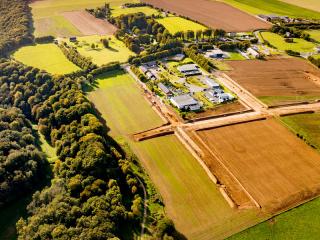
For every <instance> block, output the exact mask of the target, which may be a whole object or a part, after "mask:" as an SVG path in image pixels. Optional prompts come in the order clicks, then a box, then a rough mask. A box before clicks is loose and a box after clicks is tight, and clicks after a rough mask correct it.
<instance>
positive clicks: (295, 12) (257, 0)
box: [220, 0, 320, 19]
mask: <svg viewBox="0 0 320 240" xmlns="http://www.w3.org/2000/svg"><path fill="white" fill-rule="evenodd" d="M220 1H223V2H225V3H228V4H230V5H232V6H234V7H236V8H239V9H240V10H243V11H245V12H248V13H250V14H254V15H257V14H277V15H281V16H289V17H301V18H308V19H320V14H319V12H316V11H313V10H310V9H307V8H303V7H299V6H296V5H292V4H289V3H285V2H282V1H279V0H268V1H266V0H220ZM301 2H302V1H301ZM303 2H305V1H303Z"/></svg>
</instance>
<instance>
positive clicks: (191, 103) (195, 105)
mask: <svg viewBox="0 0 320 240" xmlns="http://www.w3.org/2000/svg"><path fill="white" fill-rule="evenodd" d="M170 102H171V103H172V104H173V105H174V106H175V107H177V108H178V109H180V110H191V111H196V110H199V109H200V108H201V106H200V104H199V102H198V101H197V100H195V99H194V98H193V97H191V96H190V95H189V94H185V95H180V96H176V97H172V98H171V99H170Z"/></svg>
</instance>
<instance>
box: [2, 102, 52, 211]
mask: <svg viewBox="0 0 320 240" xmlns="http://www.w3.org/2000/svg"><path fill="white" fill-rule="evenodd" d="M36 139H37V138H36V136H35V133H34V131H33V130H32V126H31V123H30V121H28V120H27V119H26V118H25V116H24V115H23V114H22V112H21V110H19V109H17V108H10V109H1V108H0V207H1V206H2V205H4V204H5V203H8V202H9V201H13V200H15V199H16V198H17V197H19V196H21V195H23V194H26V193H28V192H29V191H30V190H32V189H33V188H34V187H35V186H38V185H39V184H38V183H39V182H44V181H45V174H46V172H47V171H46V169H47V167H46V166H47V164H46V160H45V157H44V154H42V153H41V152H40V151H39V150H38V147H37V145H36Z"/></svg>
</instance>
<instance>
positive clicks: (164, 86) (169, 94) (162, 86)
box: [158, 83, 173, 97]
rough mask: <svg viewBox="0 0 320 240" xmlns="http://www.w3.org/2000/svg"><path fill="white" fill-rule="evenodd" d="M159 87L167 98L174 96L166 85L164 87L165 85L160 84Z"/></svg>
mask: <svg viewBox="0 0 320 240" xmlns="http://www.w3.org/2000/svg"><path fill="white" fill-rule="evenodd" d="M158 87H159V88H160V89H161V91H162V92H163V93H164V94H165V95H166V96H167V97H172V96H173V94H172V92H171V90H170V89H169V88H168V87H167V86H166V85H164V84H163V83H159V84H158Z"/></svg>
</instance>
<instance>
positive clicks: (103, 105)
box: [89, 72, 163, 136]
mask: <svg viewBox="0 0 320 240" xmlns="http://www.w3.org/2000/svg"><path fill="white" fill-rule="evenodd" d="M97 87H98V88H97V89H96V90H95V91H93V92H90V93H89V98H90V100H91V101H92V102H94V104H95V105H96V107H97V108H98V109H99V110H100V111H101V113H102V114H103V117H104V118H105V119H106V121H107V125H108V126H109V127H110V128H111V135H114V136H118V135H128V134H133V133H135V132H139V131H143V130H145V129H149V128H153V127H157V126H160V125H161V124H162V123H163V121H162V120H161V118H160V117H159V115H158V114H157V113H156V112H155V111H153V110H152V108H151V107H150V106H149V103H148V102H147V101H146V100H145V99H144V98H143V96H142V94H141V91H142V90H141V89H140V88H139V86H138V85H137V83H136V82H135V80H134V79H132V78H131V77H130V76H129V75H128V74H125V73H123V72H117V73H113V74H109V75H105V76H101V77H100V78H98V79H97Z"/></svg>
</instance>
